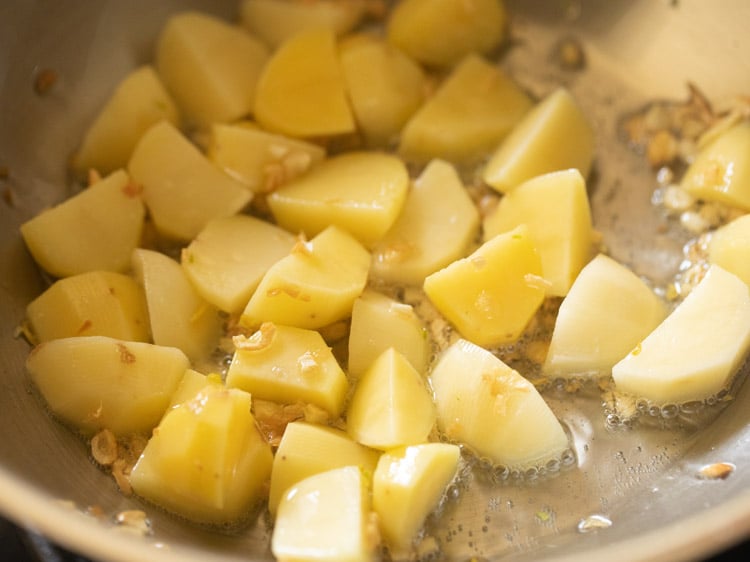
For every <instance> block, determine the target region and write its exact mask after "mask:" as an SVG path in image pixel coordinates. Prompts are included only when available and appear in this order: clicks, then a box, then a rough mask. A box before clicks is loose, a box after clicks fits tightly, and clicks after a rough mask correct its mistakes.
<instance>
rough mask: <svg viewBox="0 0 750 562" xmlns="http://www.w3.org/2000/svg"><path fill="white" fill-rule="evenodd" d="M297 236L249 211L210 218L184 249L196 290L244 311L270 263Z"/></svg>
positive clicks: (230, 310) (287, 249)
mask: <svg viewBox="0 0 750 562" xmlns="http://www.w3.org/2000/svg"><path fill="white" fill-rule="evenodd" d="M296 241H297V239H296V237H295V236H293V235H292V234H289V233H288V232H287V231H285V230H283V229H281V228H279V227H277V226H275V225H273V224H271V223H269V222H267V221H263V220H260V219H257V218H254V217H251V216H249V215H233V216H231V217H223V218H218V219H213V220H211V221H209V222H208V223H207V224H206V226H205V228H203V230H201V231H200V232H199V233H198V236H196V237H195V239H193V241H192V242H190V244H189V245H188V246H187V247H186V248H185V249H184V250H183V251H182V255H181V260H180V262H181V264H182V268H183V270H184V271H185V274H186V275H187V277H188V279H190V282H191V283H192V285H193V287H195V289H196V291H198V292H199V293H200V295H201V296H202V297H203V298H204V299H206V301H208V302H210V303H211V304H212V305H214V306H216V307H218V308H219V309H221V310H223V311H225V312H228V313H236V312H241V311H242V309H243V308H244V307H245V306H246V305H247V302H248V301H249V300H250V297H251V296H252V294H253V292H254V291H255V289H256V288H257V287H258V285H259V284H260V281H261V279H262V278H263V276H264V275H265V274H266V272H267V271H268V269H269V268H270V267H271V266H272V265H273V264H275V263H276V262H277V261H279V260H280V259H281V258H283V257H285V256H287V255H288V254H289V252H290V251H291V250H292V247H293V246H294V244H295V242H296Z"/></svg>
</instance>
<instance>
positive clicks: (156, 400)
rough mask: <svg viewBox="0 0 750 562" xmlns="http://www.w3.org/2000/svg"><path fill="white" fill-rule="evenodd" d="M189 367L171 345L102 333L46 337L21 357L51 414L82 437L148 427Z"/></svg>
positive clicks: (118, 433)
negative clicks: (26, 356) (28, 353)
mask: <svg viewBox="0 0 750 562" xmlns="http://www.w3.org/2000/svg"><path fill="white" fill-rule="evenodd" d="M188 366H189V361H188V358H187V357H186V356H185V354H184V353H183V352H182V351H180V350H179V349H176V348H174V347H162V346H158V345H153V344H149V343H143V342H125V341H121V340H117V339H114V338H108V337H106V336H85V337H72V338H61V339H57V340H52V341H48V342H45V343H42V344H40V345H38V346H37V347H35V348H34V350H33V351H32V352H31V354H30V355H29V357H28V359H27V360H26V369H27V370H28V372H29V374H30V375H31V380H32V381H33V382H34V384H36V386H37V388H39V391H40V392H41V394H42V396H43V397H44V399H45V400H46V402H47V404H48V405H49V408H50V410H51V411H52V413H53V414H55V415H56V416H58V417H59V418H60V419H61V420H63V421H64V422H66V423H68V424H70V425H71V426H73V427H75V428H77V429H78V430H80V431H81V432H83V433H84V434H87V435H88V434H93V433H95V432H96V431H98V430H100V429H105V428H106V429H109V430H110V431H112V432H113V433H115V434H116V435H126V434H128V433H135V432H148V431H151V429H153V428H154V427H155V426H156V424H158V423H159V420H160V419H161V417H162V415H163V414H164V411H165V410H166V409H167V406H168V405H169V401H170V399H171V397H172V394H173V393H174V391H175V389H176V388H177V385H178V384H179V382H180V380H181V378H182V376H183V374H184V373H185V370H186V369H187V368H188Z"/></svg>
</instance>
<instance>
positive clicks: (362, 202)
mask: <svg viewBox="0 0 750 562" xmlns="http://www.w3.org/2000/svg"><path fill="white" fill-rule="evenodd" d="M408 189H409V174H408V171H407V169H406V166H405V165H404V163H403V162H402V161H401V160H400V159H399V158H397V157H395V156H392V155H389V154H385V153H381V152H351V153H347V154H343V155H340V156H335V157H332V158H329V159H328V160H326V161H325V162H322V163H321V164H319V165H318V166H316V167H315V168H313V169H312V170H310V172H309V173H308V174H305V175H304V176H301V177H299V178H297V179H296V180H294V181H292V182H290V183H288V184H287V185H285V186H282V187H280V188H279V189H277V190H276V191H274V192H273V193H272V194H271V195H269V196H268V205H269V207H270V208H271V211H272V213H273V216H274V218H275V219H276V221H277V222H278V223H279V225H281V226H282V227H284V228H286V229H287V230H288V231H290V232H302V233H304V234H305V235H306V236H308V237H313V236H315V235H316V234H318V233H320V232H322V231H323V230H325V229H326V228H327V227H329V226H331V225H335V226H338V227H339V228H342V229H344V230H346V231H347V232H349V233H350V234H351V235H352V236H354V237H355V238H356V239H357V240H359V241H360V242H361V243H362V244H364V245H365V246H367V247H370V246H372V245H373V244H374V243H375V242H377V241H378V240H379V239H380V238H382V237H383V235H384V234H385V233H386V232H387V231H388V229H389V228H391V226H392V225H393V223H394V222H395V221H396V219H397V217H398V215H399V213H400V212H401V208H402V207H403V204H404V200H405V199H406V194H407V191H408Z"/></svg>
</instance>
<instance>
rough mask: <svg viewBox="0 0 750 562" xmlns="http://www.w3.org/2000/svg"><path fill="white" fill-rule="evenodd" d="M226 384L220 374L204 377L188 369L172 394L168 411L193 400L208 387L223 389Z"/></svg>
mask: <svg viewBox="0 0 750 562" xmlns="http://www.w3.org/2000/svg"><path fill="white" fill-rule="evenodd" d="M223 385H224V383H223V382H222V380H221V375H219V374H218V373H212V374H210V375H204V374H203V373H200V372H198V371H196V370H194V369H188V370H187V371H185V374H184V375H182V379H180V384H178V385H177V389H176V390H175V391H174V394H172V400H170V402H169V408H168V409H167V410H168V411H169V410H171V409H172V408H175V407H176V406H179V405H180V404H182V403H183V402H187V401H188V400H192V399H193V398H195V396H196V395H197V394H198V393H199V392H200V391H202V390H203V389H204V388H206V387H207V386H214V387H222V386H223Z"/></svg>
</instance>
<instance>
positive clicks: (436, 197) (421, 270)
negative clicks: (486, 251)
mask: <svg viewBox="0 0 750 562" xmlns="http://www.w3.org/2000/svg"><path fill="white" fill-rule="evenodd" d="M478 231H479V212H478V211H477V208H476V206H475V205H474V203H473V202H472V200H471V197H470V196H469V194H468V193H467V191H466V188H465V187H464V185H463V182H462V181H461V178H460V177H459V176H458V173H457V171H456V169H455V167H454V166H453V165H452V164H449V163H448V162H446V161H444V160H433V161H432V162H430V163H429V164H428V165H427V167H426V168H425V169H424V170H423V171H422V173H421V174H420V176H419V177H418V178H417V179H416V180H415V181H414V182H412V185H411V189H410V190H409V192H408V194H407V196H406V201H405V202H404V205H403V207H402V209H401V213H400V214H399V216H398V218H397V219H396V222H395V223H394V224H393V226H392V227H391V228H390V229H389V230H388V232H387V233H386V234H385V236H383V238H381V239H380V241H378V242H376V243H375V245H374V246H373V248H372V258H373V259H372V276H373V277H374V278H377V279H381V280H383V281H387V282H391V283H403V284H406V285H421V284H422V283H423V282H424V279H425V277H427V276H428V275H430V274H432V273H435V272H436V271H438V270H440V269H442V268H444V267H446V266H447V265H449V264H450V263H452V262H454V261H455V260H457V259H459V258H462V257H464V256H466V254H467V253H469V251H470V249H471V248H472V245H473V243H474V240H475V238H476V236H477V233H478Z"/></svg>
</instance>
